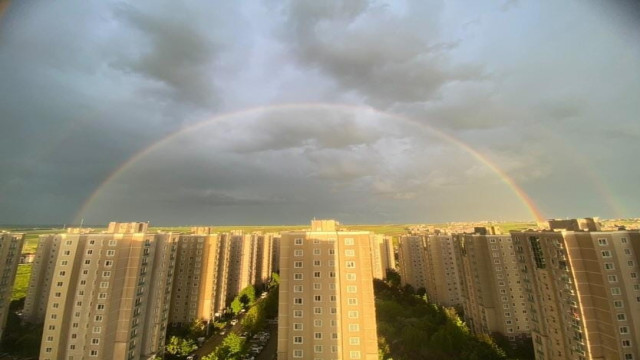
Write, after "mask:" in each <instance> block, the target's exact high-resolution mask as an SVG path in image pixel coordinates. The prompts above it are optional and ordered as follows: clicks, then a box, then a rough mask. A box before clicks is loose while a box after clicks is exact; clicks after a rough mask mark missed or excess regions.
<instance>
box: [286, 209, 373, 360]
mask: <svg viewBox="0 0 640 360" xmlns="http://www.w3.org/2000/svg"><path fill="white" fill-rule="evenodd" d="M322 224H323V225H324V224H326V225H327V227H328V228H329V229H335V227H333V226H331V225H332V224H330V223H328V224H327V223H326V222H323V223H322ZM316 225H317V224H316ZM313 228H314V229H316V230H319V229H322V230H323V229H324V228H323V227H321V226H315V227H313ZM371 236H372V235H371V234H370V233H368V232H347V231H335V230H330V231H313V232H311V231H309V232H285V233H282V238H281V240H280V294H279V311H278V359H293V358H304V359H355V358H357V359H372V360H373V359H377V356H378V355H377V352H378V350H377V331H376V321H375V306H374V297H373V283H372V281H371V280H372V278H373V272H372V265H371V264H372V260H371V251H372V249H371V243H372V241H371Z"/></svg>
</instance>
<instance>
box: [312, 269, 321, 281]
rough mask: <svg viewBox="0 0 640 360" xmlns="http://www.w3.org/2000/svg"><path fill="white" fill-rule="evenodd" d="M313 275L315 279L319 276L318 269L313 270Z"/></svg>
mask: <svg viewBox="0 0 640 360" xmlns="http://www.w3.org/2000/svg"><path fill="white" fill-rule="evenodd" d="M313 277H314V278H316V279H319V278H320V271H314V272H313Z"/></svg>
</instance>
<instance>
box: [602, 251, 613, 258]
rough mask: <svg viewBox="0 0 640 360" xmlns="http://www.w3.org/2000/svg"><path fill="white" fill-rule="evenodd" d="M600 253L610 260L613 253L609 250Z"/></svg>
mask: <svg viewBox="0 0 640 360" xmlns="http://www.w3.org/2000/svg"><path fill="white" fill-rule="evenodd" d="M600 253H601V254H602V257H603V258H610V257H611V251H609V250H602V251H601V252H600Z"/></svg>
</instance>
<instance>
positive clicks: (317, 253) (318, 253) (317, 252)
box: [313, 249, 322, 255]
mask: <svg viewBox="0 0 640 360" xmlns="http://www.w3.org/2000/svg"><path fill="white" fill-rule="evenodd" d="M321 251H322V250H320V249H313V255H320V252H321Z"/></svg>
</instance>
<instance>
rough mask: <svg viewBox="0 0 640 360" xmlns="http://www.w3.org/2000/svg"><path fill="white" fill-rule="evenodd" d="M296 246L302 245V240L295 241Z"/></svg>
mask: <svg viewBox="0 0 640 360" xmlns="http://www.w3.org/2000/svg"><path fill="white" fill-rule="evenodd" d="M294 244H296V245H302V238H297V239H295V241H294Z"/></svg>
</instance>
